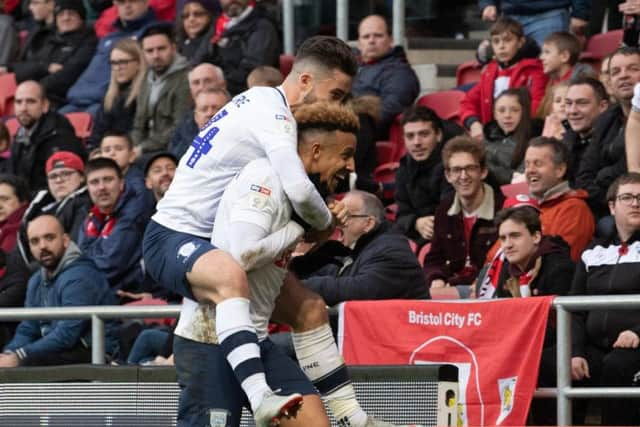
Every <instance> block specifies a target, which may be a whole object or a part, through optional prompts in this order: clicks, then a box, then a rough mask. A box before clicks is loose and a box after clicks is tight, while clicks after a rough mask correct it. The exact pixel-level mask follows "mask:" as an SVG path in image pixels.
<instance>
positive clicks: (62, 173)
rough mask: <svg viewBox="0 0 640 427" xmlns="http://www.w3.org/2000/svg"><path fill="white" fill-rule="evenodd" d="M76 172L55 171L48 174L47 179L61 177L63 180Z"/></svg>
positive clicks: (55, 179)
mask: <svg viewBox="0 0 640 427" xmlns="http://www.w3.org/2000/svg"><path fill="white" fill-rule="evenodd" d="M74 173H76V171H60V172H53V173H50V174H49V175H47V179H48V180H49V181H57V180H58V179H59V178H61V179H62V180H63V181H66V180H67V179H69V177H71V175H73V174H74Z"/></svg>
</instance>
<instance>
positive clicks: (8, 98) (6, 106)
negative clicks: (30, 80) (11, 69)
mask: <svg viewBox="0 0 640 427" xmlns="http://www.w3.org/2000/svg"><path fill="white" fill-rule="evenodd" d="M17 87H18V84H17V82H16V75H15V74H14V73H7V74H2V75H0V116H13V98H14V97H15V95H16V88H17Z"/></svg>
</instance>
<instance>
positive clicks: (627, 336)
mask: <svg viewBox="0 0 640 427" xmlns="http://www.w3.org/2000/svg"><path fill="white" fill-rule="evenodd" d="M638 345H640V337H638V335H637V334H636V333H635V332H633V331H629V330H627V331H622V332H620V335H618V339H617V340H616V342H614V343H613V348H638Z"/></svg>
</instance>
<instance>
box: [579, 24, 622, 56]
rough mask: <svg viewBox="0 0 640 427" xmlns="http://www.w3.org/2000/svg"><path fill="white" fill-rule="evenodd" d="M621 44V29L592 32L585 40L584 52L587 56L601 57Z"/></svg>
mask: <svg viewBox="0 0 640 427" xmlns="http://www.w3.org/2000/svg"><path fill="white" fill-rule="evenodd" d="M621 44H622V30H613V31H609V32H607V33H602V34H594V35H593V36H591V37H589V40H587V45H586V46H585V48H584V52H585V53H586V54H587V55H588V56H592V57H596V58H598V59H603V58H605V57H606V56H607V55H609V54H610V53H612V52H613V51H614V50H616V49H617V48H619V47H620V45H621Z"/></svg>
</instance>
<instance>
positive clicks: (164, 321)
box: [124, 297, 176, 326]
mask: <svg viewBox="0 0 640 427" xmlns="http://www.w3.org/2000/svg"><path fill="white" fill-rule="evenodd" d="M124 305H143V306H144V305H167V302H166V301H165V300H163V299H160V298H153V297H152V298H143V299H139V300H135V301H131V302H128V303H125V304H124ZM175 322H176V319H174V318H172V317H165V318H152V317H151V318H145V319H144V323H145V324H147V325H153V324H154V323H158V324H161V325H166V326H171V325H173V324H174V323H175Z"/></svg>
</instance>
